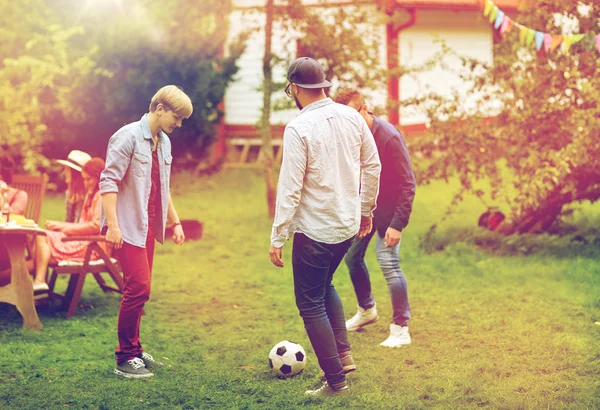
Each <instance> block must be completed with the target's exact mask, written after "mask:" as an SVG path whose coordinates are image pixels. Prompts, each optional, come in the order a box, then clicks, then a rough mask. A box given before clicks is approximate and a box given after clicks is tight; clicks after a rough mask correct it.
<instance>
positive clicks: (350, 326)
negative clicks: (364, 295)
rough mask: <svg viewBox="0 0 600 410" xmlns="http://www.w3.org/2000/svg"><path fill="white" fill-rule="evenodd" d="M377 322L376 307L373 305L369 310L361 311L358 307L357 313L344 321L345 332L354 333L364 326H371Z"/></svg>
mask: <svg viewBox="0 0 600 410" xmlns="http://www.w3.org/2000/svg"><path fill="white" fill-rule="evenodd" d="M378 320H379V316H378V315H377V305H373V307H372V308H371V309H363V308H361V307H360V306H359V307H358V312H356V314H355V315H354V316H353V317H352V319H350V320H347V321H346V330H347V331H348V332H356V331H357V330H360V329H362V328H363V327H364V326H367V325H370V324H373V323H375V322H377V321H378Z"/></svg>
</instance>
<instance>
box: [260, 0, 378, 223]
mask: <svg viewBox="0 0 600 410" xmlns="http://www.w3.org/2000/svg"><path fill="white" fill-rule="evenodd" d="M358 3H360V2H357V4H352V3H349V6H348V8H339V7H336V8H335V9H329V10H328V11H327V13H325V15H322V14H321V13H317V12H316V11H312V10H311V9H310V8H309V7H307V6H305V5H304V4H303V2H302V1H301V0H283V1H282V2H280V3H278V4H277V5H276V4H275V3H274V1H273V0H267V1H266V5H265V8H264V13H265V18H266V24H265V54H264V57H263V87H262V91H263V109H262V116H261V120H260V122H259V124H258V129H259V131H260V134H261V135H262V139H263V144H262V152H263V155H264V156H263V160H264V178H265V188H266V198H267V209H268V212H269V216H270V217H273V216H274V215H275V199H276V198H275V197H276V195H275V184H274V177H273V144H272V135H271V125H270V115H271V109H272V108H271V107H272V99H273V92H274V91H276V90H282V89H283V88H284V87H285V85H286V82H276V81H273V78H272V72H273V67H274V66H276V65H280V66H282V68H283V69H284V70H287V67H288V66H289V64H290V63H291V60H293V59H294V58H295V56H292V55H277V54H276V53H273V50H272V48H271V40H272V35H273V22H274V21H275V22H276V23H277V24H278V29H279V30H278V31H277V35H278V36H282V37H285V38H287V42H288V47H286V49H288V50H290V49H294V48H295V46H297V45H300V46H301V49H299V50H297V53H296V54H297V55H298V56H300V55H302V56H310V57H313V58H316V59H320V60H321V61H323V62H324V63H325V69H326V77H327V78H328V79H330V80H334V81H335V80H337V81H338V83H339V84H352V85H353V86H355V87H356V86H358V87H369V86H371V87H373V88H375V87H377V86H378V85H381V81H383V80H382V78H384V76H383V75H381V74H382V71H381V70H377V69H376V68H373V67H374V66H375V65H376V61H377V50H378V48H377V43H376V40H375V38H374V37H373V38H371V42H369V36H368V35H365V27H361V25H362V26H366V27H368V23H367V22H366V21H367V20H368V16H369V15H368V13H366V12H364V11H362V10H361V8H360V7H358ZM371 18H372V16H371ZM359 33H361V34H359ZM324 37H327V38H328V39H329V40H330V41H326V42H325V41H323V38H324ZM299 38H300V39H302V42H301V44H299V43H298V39H299ZM294 42H295V43H296V44H295V45H294V44H293V43H294ZM356 61H362V62H363V63H366V65H359V64H356ZM327 92H329V90H327ZM290 107H291V101H290V100H289V99H285V100H279V101H275V104H274V109H276V110H277V109H279V110H280V109H287V108H290Z"/></svg>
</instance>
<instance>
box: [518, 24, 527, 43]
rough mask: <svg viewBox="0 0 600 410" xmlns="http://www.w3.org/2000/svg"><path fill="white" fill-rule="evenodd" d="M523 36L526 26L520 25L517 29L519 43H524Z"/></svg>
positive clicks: (525, 35) (525, 34)
mask: <svg viewBox="0 0 600 410" xmlns="http://www.w3.org/2000/svg"><path fill="white" fill-rule="evenodd" d="M525 37H527V27H525V26H521V27H520V29H519V41H520V42H521V44H525Z"/></svg>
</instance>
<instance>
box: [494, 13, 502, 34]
mask: <svg viewBox="0 0 600 410" xmlns="http://www.w3.org/2000/svg"><path fill="white" fill-rule="evenodd" d="M503 21H504V12H503V11H502V10H498V13H496V22H495V23H494V28H495V29H496V30H498V28H500V25H501V24H502V22H503Z"/></svg>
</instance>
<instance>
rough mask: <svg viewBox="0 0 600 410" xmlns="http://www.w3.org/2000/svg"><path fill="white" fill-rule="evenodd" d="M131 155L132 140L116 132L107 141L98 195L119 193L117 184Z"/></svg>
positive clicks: (122, 133) (124, 133)
mask: <svg viewBox="0 0 600 410" xmlns="http://www.w3.org/2000/svg"><path fill="white" fill-rule="evenodd" d="M132 154H133V138H131V135H129V133H128V132H123V131H121V132H117V133H116V134H114V135H113V136H112V137H111V138H110V140H109V141H108V148H107V150H106V166H105V168H104V171H102V174H101V175H100V182H99V186H100V194H101V195H104V194H108V193H111V192H119V183H120V182H121V180H122V179H123V177H124V176H125V173H126V172H127V169H128V168H129V164H130V162H131V156H132Z"/></svg>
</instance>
